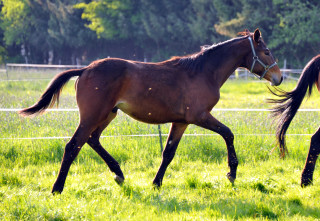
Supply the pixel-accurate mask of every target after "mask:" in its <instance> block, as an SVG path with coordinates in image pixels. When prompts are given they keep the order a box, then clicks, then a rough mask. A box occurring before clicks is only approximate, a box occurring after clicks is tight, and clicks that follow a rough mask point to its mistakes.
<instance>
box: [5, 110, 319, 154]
mask: <svg viewBox="0 0 320 221" xmlns="http://www.w3.org/2000/svg"><path fill="white" fill-rule="evenodd" d="M19 110H21V109H20V108H0V112H17V111H19ZM46 111H49V112H78V109H77V108H63V109H47V110H46ZM270 111H271V110H270V109H260V108H256V109H247V108H214V109H213V110H212V112H270ZM298 111H299V112H320V109H299V110H298ZM158 131H159V133H157V134H156V133H151V134H121V135H110V136H101V138H117V137H157V136H159V139H160V146H161V150H162V149H163V147H162V137H167V136H168V134H167V133H162V131H161V127H160V125H158ZM234 135H235V136H274V134H272V133H247V134H244V133H241V134H240V133H235V134H234ZM311 135H312V134H287V136H311ZM184 136H188V137H192V136H193V137H197V136H204V137H208V136H219V135H218V134H204V133H192V134H184ZM70 138H71V136H51V137H2V138H0V140H55V139H70Z"/></svg>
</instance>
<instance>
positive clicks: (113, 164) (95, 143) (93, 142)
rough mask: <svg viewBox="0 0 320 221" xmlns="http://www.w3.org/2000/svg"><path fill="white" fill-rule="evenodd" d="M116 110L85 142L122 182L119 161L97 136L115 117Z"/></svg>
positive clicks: (118, 180)
mask: <svg viewBox="0 0 320 221" xmlns="http://www.w3.org/2000/svg"><path fill="white" fill-rule="evenodd" d="M116 115H117V113H116V112H111V113H110V114H109V116H108V118H107V119H106V120H105V121H104V122H103V123H101V124H100V125H99V126H98V128H97V129H96V130H95V131H93V132H92V134H91V136H90V137H89V139H88V141H87V143H88V144H89V145H90V146H91V147H92V149H94V150H95V151H96V152H97V153H98V154H99V156H100V157H101V158H102V159H103V160H104V162H105V163H106V164H107V165H108V167H109V168H110V170H111V172H113V173H115V174H116V175H115V177H114V179H115V181H116V182H117V183H118V184H122V183H123V181H124V176H123V173H122V171H121V168H120V166H119V163H118V162H117V161H116V160H115V159H114V158H113V157H112V156H111V155H110V154H109V153H108V152H107V151H106V150H105V149H104V148H103V147H102V145H101V143H100V141H99V138H100V135H101V133H102V131H103V130H104V129H105V128H106V127H107V126H108V125H109V123H110V122H111V121H112V120H113V119H114V118H115V117H116Z"/></svg>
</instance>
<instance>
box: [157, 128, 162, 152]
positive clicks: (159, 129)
mask: <svg viewBox="0 0 320 221" xmlns="http://www.w3.org/2000/svg"><path fill="white" fill-rule="evenodd" d="M158 131H159V140H160V150H161V154H162V151H163V146H162V137H161V127H160V124H158Z"/></svg>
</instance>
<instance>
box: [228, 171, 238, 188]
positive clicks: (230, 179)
mask: <svg viewBox="0 0 320 221" xmlns="http://www.w3.org/2000/svg"><path fill="white" fill-rule="evenodd" d="M227 178H228V180H229V181H230V182H231V183H232V185H233V184H234V181H235V180H236V178H235V177H233V176H231V173H227Z"/></svg>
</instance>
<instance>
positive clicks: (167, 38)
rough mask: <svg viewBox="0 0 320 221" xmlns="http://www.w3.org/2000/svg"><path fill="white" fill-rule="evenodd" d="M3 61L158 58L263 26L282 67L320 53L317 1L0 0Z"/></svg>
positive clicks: (0, 57)
mask: <svg viewBox="0 0 320 221" xmlns="http://www.w3.org/2000/svg"><path fill="white" fill-rule="evenodd" d="M0 9H1V17H0V18H1V20H0V27H1V29H0V63H5V62H19V63H40V64H48V63H50V64H51V63H52V64H79V63H81V64H87V63H89V62H91V61H92V60H96V59H98V58H104V57H108V56H110V57H121V58H125V59H133V60H142V61H143V60H147V61H160V60H164V59H168V58H170V57H171V56H174V55H184V54H190V53H192V52H195V51H198V50H199V46H201V45H205V44H213V43H217V42H220V41H223V40H226V39H228V38H231V37H236V36H237V33H238V32H240V31H243V30H244V29H245V28H247V29H249V30H250V31H253V30H254V29H255V28H257V27H258V28H260V30H261V31H262V35H263V37H264V39H265V41H266V42H267V44H268V46H269V47H270V49H272V51H273V53H274V55H275V56H276V57H277V58H278V59H279V62H280V65H282V62H283V61H284V59H286V60H287V66H288V67H292V68H294V67H297V68H299V67H302V66H304V64H305V62H306V61H307V60H310V58H311V57H313V56H314V55H316V54H319V52H320V16H319V11H320V1H319V0H306V1H300V0H100V1H89V0H80V1H77V0H2V1H1V0H0Z"/></svg>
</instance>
